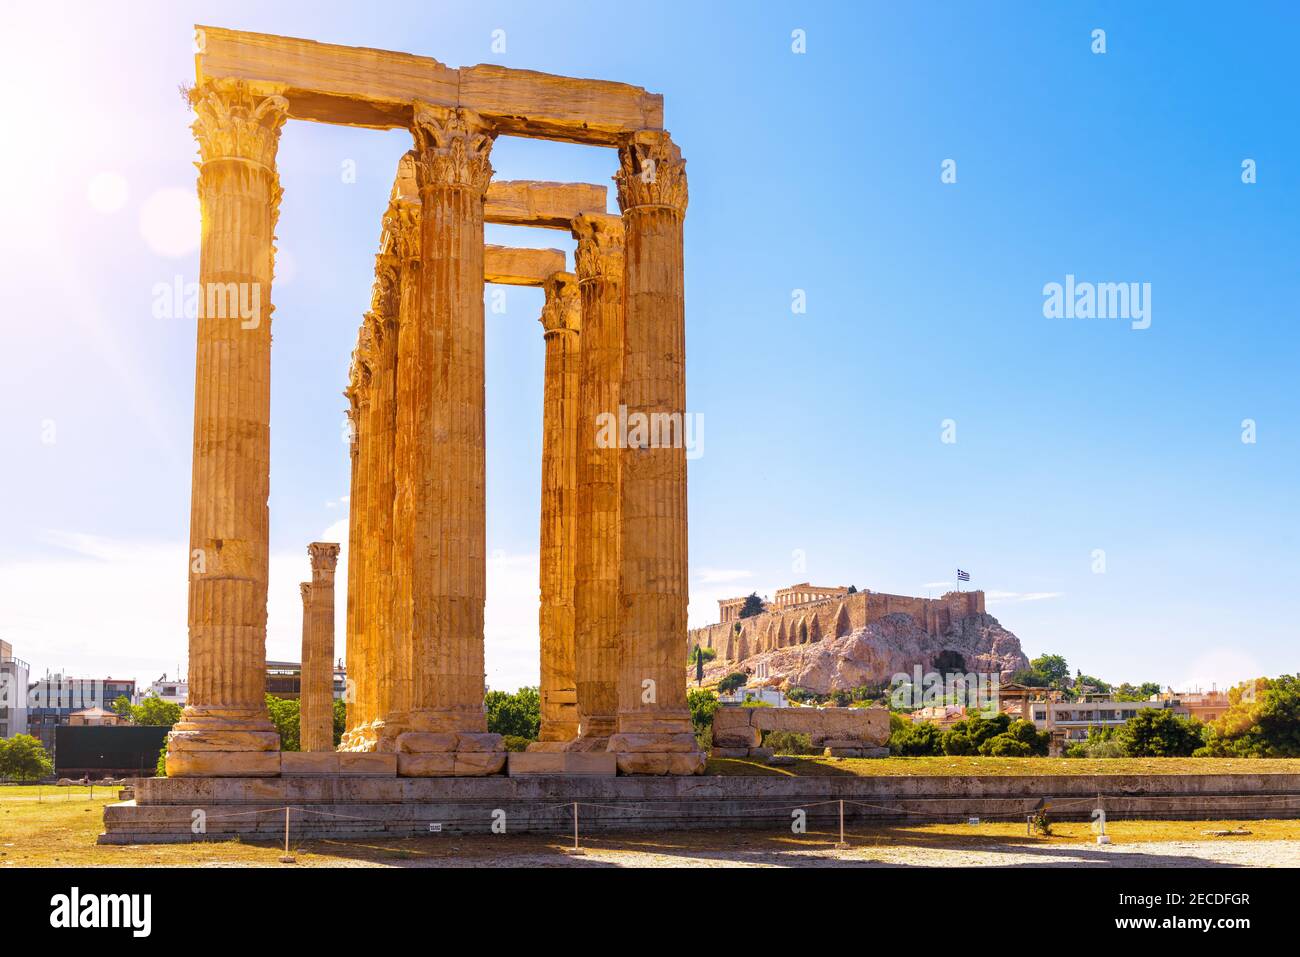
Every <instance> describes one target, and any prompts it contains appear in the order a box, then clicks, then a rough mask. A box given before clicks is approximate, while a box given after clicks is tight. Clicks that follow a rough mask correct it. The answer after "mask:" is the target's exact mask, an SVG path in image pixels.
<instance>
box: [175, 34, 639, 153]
mask: <svg viewBox="0 0 1300 957" xmlns="http://www.w3.org/2000/svg"><path fill="white" fill-rule="evenodd" d="M195 32H196V34H197V35H198V37H199V41H200V42H199V48H200V49H199V53H198V55H197V56H196V57H195V69H196V72H197V74H198V79H199V82H200V83H202V82H204V81H205V80H209V79H225V78H229V79H240V80H247V81H250V82H252V83H253V84H254V85H255V86H256V87H257V88H258V89H261V90H274V91H275V92H276V93H278V94H280V95H282V96H283V97H284V98H285V102H286V107H285V108H286V109H287V110H288V112H289V115H290V116H292V117H293V118H294V119H303V120H317V121H320V122H324V123H339V124H343V125H348V126H367V127H374V128H377V129H392V128H395V127H409V126H411V124H412V105H413V104H415V107H414V109H415V112H418V111H419V109H420V106H419V104H427V105H428V106H431V107H439V108H443V109H448V110H452V109H456V108H458V107H460V108H465V109H468V110H472V111H474V112H476V113H478V114H480V115H481V116H482V117H483V118H484V120H486V121H487V122H489V123H491V124H492V125H493V126H494V127H495V128H496V130H497V131H498V132H500V133H508V134H512V135H516V136H539V137H544V138H547V139H556V140H565V141H568V142H572V143H590V144H594V145H603V146H614V145H616V144H617V143H618V140H619V137H620V136H622V135H623V134H625V133H627V132H629V131H633V130H641V129H660V128H661V127H662V126H663V97H662V96H659V95H657V94H653V93H647V92H646V91H645V90H644V89H643V88H641V87H638V86H630V85H628V84H626V83H613V82H610V81H607V80H583V79H577V78H575V77H567V76H553V75H551V74H547V73H537V72H534V71H532V70H515V69H510V68H508V67H502V66H491V65H485V64H480V65H478V66H470V67H461V68H460V69H455V68H453V67H448V66H444V65H443V64H442V63H439V62H438V61H437V60H434V59H432V58H430V57H422V56H414V55H412V54H409V53H393V52H390V51H388V50H374V49H369V48H366V47H349V46H338V45H335V44H332V43H316V42H314V41H312V40H300V39H297V38H295V37H280V36H272V35H269V34H265V33H248V32H245V31H241V30H227V29H223V28H221V27H209V26H196V27H195Z"/></svg>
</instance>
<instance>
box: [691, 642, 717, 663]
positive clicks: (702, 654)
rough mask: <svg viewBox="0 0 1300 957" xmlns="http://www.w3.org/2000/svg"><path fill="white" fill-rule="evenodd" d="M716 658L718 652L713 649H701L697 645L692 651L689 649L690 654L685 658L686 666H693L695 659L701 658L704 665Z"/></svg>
mask: <svg viewBox="0 0 1300 957" xmlns="http://www.w3.org/2000/svg"><path fill="white" fill-rule="evenodd" d="M717 657H718V652H717V651H716V650H715V649H713V648H701V647H700V646H699V645H696V646H695V647H694V648H693V649H691V653H690V654H689V655H687V656H686V663H687V664H688V665H694V664H695V661H696V659H697V658H703V659H704V663H705V664H708V663H709V662H710V661H713V660H714V659H715V658H717Z"/></svg>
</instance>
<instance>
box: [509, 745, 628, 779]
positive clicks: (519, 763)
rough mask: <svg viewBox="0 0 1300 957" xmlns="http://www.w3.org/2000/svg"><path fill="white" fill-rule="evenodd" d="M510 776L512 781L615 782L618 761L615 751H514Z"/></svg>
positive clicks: (510, 765)
mask: <svg viewBox="0 0 1300 957" xmlns="http://www.w3.org/2000/svg"><path fill="white" fill-rule="evenodd" d="M506 773H507V774H508V775H510V777H512V778H515V777H522V776H524V775H531V774H550V775H560V776H562V777H598V778H612V777H616V776H617V775H618V758H617V756H616V755H615V754H614V753H613V752H612V751H511V752H510V754H509V755H507V758H506Z"/></svg>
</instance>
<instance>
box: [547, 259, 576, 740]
mask: <svg viewBox="0 0 1300 957" xmlns="http://www.w3.org/2000/svg"><path fill="white" fill-rule="evenodd" d="M544 288H545V290H546V303H545V305H544V306H543V308H542V315H541V323H542V328H543V329H544V330H545V333H544V335H545V338H546V370H545V379H544V383H545V385H544V392H543V398H542V507H541V548H540V585H541V608H540V610H539V614H538V633H539V634H540V636H541V708H542V723H541V733H540V735H539V741H538V744H539V745H542V746H543V747H544V746H545V745H547V744H554V743H561V742H568V741H571V740H572V739H573V738H575V737H576V736H577V734H578V698H577V687H576V684H575V680H576V679H575V674H574V645H573V625H574V613H573V597H574V570H575V566H576V553H575V547H576V544H577V538H576V531H577V525H576V521H575V519H576V517H577V514H576V513H577V501H576V492H577V471H576V466H577V461H576V460H577V425H578V423H577V417H578V366H579V362H580V349H581V338H580V334H581V331H582V299H581V297H580V295H579V291H578V277H577V276H575V275H573V274H572V273H568V272H557V273H554V274H553V275H551V276H550V277H549V278H548V279H547V280H546V283H545V285H544ZM538 750H540V748H539V749H538Z"/></svg>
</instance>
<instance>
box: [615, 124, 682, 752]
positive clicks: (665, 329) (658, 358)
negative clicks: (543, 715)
mask: <svg viewBox="0 0 1300 957" xmlns="http://www.w3.org/2000/svg"><path fill="white" fill-rule="evenodd" d="M619 166H620V168H619V171H618V173H617V175H616V176H615V178H614V179H615V183H616V184H617V187H618V201H619V207H620V209H622V211H623V228H624V233H625V256H626V260H625V278H624V282H625V289H624V301H625V303H626V306H625V308H626V315H625V322H626V325H625V328H626V348H625V351H624V369H623V386H622V404H624V405H626V406H627V412H628V415H629V416H631V415H633V414H636V413H641V414H644V415H646V416H651V415H662V414H664V413H667V414H669V415H677V416H679V419H678V422H679V423H681V422H682V418H680V417H683V416H684V415H685V412H686V377H685V338H686V328H685V320H686V309H685V296H684V285H683V252H682V221H683V218H684V216H685V214H686V204H687V186H686V164H685V162H684V161H683V160H682V156H681V150H680V149H679V148H678V147H677V146H676V145H675V144H674V143H673V141H672V139H671V138H670V137H669V135H668V134H667V133H665V132H662V131H660V132H642V133H636V134H632V135H629V136H626V137H624V139H623V142H622V143H621V145H620V147H619ZM661 438H662V437H661ZM636 440H637V437H633V438H630V440H629V447H628V448H626V449H624V450H623V451H622V453H621V459H622V468H621V471H620V476H619V481H620V487H619V499H620V506H621V512H620V517H621V519H622V525H623V539H622V551H621V555H620V568H621V580H620V585H619V587H620V590H621V600H620V615H619V636H620V646H621V655H620V659H621V660H620V666H619V686H618V732H617V733H616V734H615V735H613V737H611V738H610V742H609V750H611V751H613V752H614V753H615V754H617V756H618V767H619V770H620V771H621V772H623V773H625V774H665V773H667V774H698V773H702V772H703V770H704V763H705V756H704V753H703V752H702V751H701V750H700V748H699V745H698V744H697V743H696V741H695V736H694V734H693V733H692V727H691V718H690V711H689V709H688V707H687V703H686V669H685V668H683V667H682V659H681V649H682V647H683V646H684V643H685V638H686V604H687V565H686V560H687V556H686V550H687V537H686V449H685V443H684V440H683V435H682V432H681V429H680V427H679V428H678V430H677V434H676V435H675V436H674V441H671V442H669V443H667V444H665V443H664V442H663V441H660V443H659V444H658V445H651V444H649V442H646V443H644V444H637V445H633V444H632V442H633V441H636Z"/></svg>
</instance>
